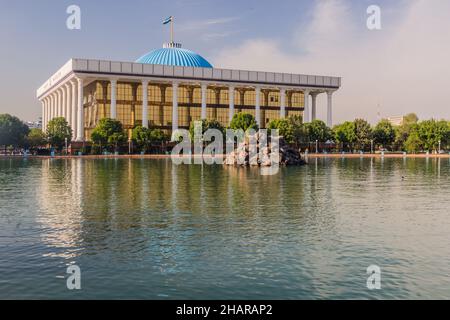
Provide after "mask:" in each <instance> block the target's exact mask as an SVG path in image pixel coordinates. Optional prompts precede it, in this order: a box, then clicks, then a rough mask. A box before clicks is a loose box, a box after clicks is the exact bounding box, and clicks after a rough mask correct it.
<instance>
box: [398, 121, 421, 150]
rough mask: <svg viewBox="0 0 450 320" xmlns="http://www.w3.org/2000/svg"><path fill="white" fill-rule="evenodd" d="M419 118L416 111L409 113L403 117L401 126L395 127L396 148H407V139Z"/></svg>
mask: <svg viewBox="0 0 450 320" xmlns="http://www.w3.org/2000/svg"><path fill="white" fill-rule="evenodd" d="M418 120H419V118H418V117H417V115H416V114H415V113H410V114H407V115H406V116H404V117H403V122H402V124H401V125H400V126H397V127H395V128H394V129H395V148H396V149H397V150H406V141H407V140H408V138H409V135H410V134H411V130H412V128H413V127H414V125H415V124H416V123H417V122H418Z"/></svg>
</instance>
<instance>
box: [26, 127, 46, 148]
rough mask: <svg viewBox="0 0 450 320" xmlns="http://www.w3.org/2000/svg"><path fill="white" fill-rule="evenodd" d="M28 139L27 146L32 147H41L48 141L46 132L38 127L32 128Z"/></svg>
mask: <svg viewBox="0 0 450 320" xmlns="http://www.w3.org/2000/svg"><path fill="white" fill-rule="evenodd" d="M26 140H27V143H26V144H27V147H28V148H31V149H33V148H37V147H41V146H43V145H45V144H46V143H47V140H46V139H45V134H44V132H42V130H41V129H37V128H33V129H31V130H30V132H29V133H28V136H27V139H26Z"/></svg>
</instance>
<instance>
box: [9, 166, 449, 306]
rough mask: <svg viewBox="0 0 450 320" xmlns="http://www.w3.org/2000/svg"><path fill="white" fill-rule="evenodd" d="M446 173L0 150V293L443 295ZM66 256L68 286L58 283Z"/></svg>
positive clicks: (63, 281)
mask: <svg viewBox="0 0 450 320" xmlns="http://www.w3.org/2000/svg"><path fill="white" fill-rule="evenodd" d="M449 173H450V161H449V160H448V159H441V160H436V159H429V160H427V159H407V160H403V159H385V160H381V159H375V160H371V159H364V160H362V159H319V160H310V164H309V165H308V166H305V167H295V168H294V167H292V168H283V169H282V170H281V172H280V173H279V174H278V175H275V176H261V175H260V174H259V170H258V169H245V168H230V167H225V168H223V167H221V166H203V167H202V166H173V165H172V163H171V161H170V160H148V159H146V160H144V159H134V160H128V159H120V160H118V159H116V160H114V159H109V160H87V159H70V160H55V159H53V160H51V159H47V160H32V159H29V160H22V159H16V160H5V159H3V160H0V298H2V299H5V298H6V299H9V298H19V299H25V298H32V299H34V298H49V299H56V298H63V299H80V298H113V299H115V298H138V299H184V298H186V299H221V298H223V299H230V298H231V299H247V298H252V299H325V298H343V299H353V298H357V299H373V298H386V299H404V298H413V299H419V298H425V299H428V298H446V299H449V298H450V209H449V207H450V175H449ZM402 176H403V177H404V178H403V179H402ZM71 264H76V265H78V266H79V267H80V268H81V272H82V290H81V291H76V292H75V291H69V290H67V288H66V277H67V274H66V269H67V266H69V265H71ZM373 264H375V265H378V266H380V267H381V270H382V289H381V290H378V291H370V290H368V289H367V288H366V279H367V275H366V269H367V267H368V266H369V265H373Z"/></svg>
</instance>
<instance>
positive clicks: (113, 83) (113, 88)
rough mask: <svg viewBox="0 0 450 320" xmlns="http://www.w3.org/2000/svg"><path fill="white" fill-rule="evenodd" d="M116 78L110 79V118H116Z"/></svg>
mask: <svg viewBox="0 0 450 320" xmlns="http://www.w3.org/2000/svg"><path fill="white" fill-rule="evenodd" d="M116 99H117V80H116V79H112V80H111V119H116V118H117V105H116V101H117V100H116Z"/></svg>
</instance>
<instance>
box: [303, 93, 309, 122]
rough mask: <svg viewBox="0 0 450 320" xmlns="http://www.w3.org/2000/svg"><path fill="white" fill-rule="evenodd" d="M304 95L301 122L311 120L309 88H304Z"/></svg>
mask: <svg viewBox="0 0 450 320" xmlns="http://www.w3.org/2000/svg"><path fill="white" fill-rule="evenodd" d="M304 95H305V111H304V112H303V123H308V122H311V120H310V119H311V118H310V115H311V110H310V109H309V90H304Z"/></svg>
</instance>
